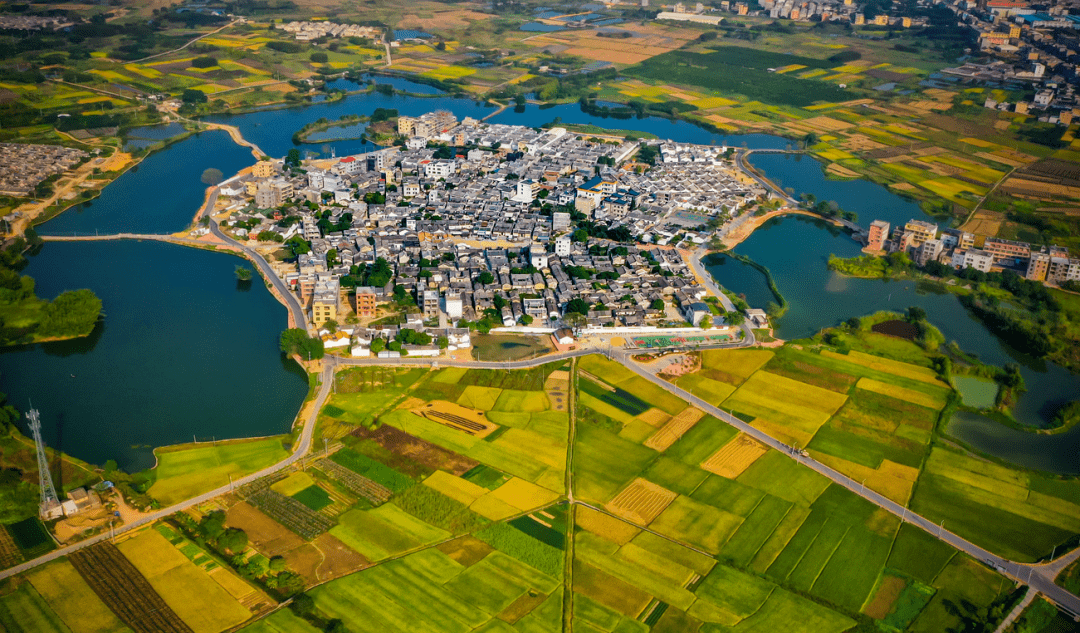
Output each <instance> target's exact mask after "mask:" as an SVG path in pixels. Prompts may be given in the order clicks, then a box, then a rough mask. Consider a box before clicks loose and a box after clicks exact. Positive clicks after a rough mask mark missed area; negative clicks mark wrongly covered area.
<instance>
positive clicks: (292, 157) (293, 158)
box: [285, 147, 300, 167]
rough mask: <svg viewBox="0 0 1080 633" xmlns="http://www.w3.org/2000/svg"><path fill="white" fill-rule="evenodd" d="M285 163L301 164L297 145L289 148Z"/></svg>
mask: <svg viewBox="0 0 1080 633" xmlns="http://www.w3.org/2000/svg"><path fill="white" fill-rule="evenodd" d="M285 164H286V165H292V166H294V167H295V166H298V165H300V150H298V149H296V148H295V147H294V148H292V149H290V150H289V153H288V154H286V155H285Z"/></svg>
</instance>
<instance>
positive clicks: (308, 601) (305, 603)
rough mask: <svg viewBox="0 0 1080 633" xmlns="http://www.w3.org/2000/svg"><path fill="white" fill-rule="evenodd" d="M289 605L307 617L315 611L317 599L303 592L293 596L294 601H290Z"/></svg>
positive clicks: (297, 612) (301, 615)
mask: <svg viewBox="0 0 1080 633" xmlns="http://www.w3.org/2000/svg"><path fill="white" fill-rule="evenodd" d="M289 607H290V608H291V609H292V610H293V613H295V614H296V615H298V616H300V617H302V618H306V617H307V616H309V615H311V614H312V613H314V612H315V599H314V598H312V597H311V596H309V595H307V594H306V593H301V594H297V595H295V596H293V599H292V602H291V603H289Z"/></svg>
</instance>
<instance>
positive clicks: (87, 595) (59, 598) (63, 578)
mask: <svg viewBox="0 0 1080 633" xmlns="http://www.w3.org/2000/svg"><path fill="white" fill-rule="evenodd" d="M26 579H27V580H29V581H30V584H31V585H33V586H34V589H36V590H37V592H38V593H39V594H41V597H42V598H44V599H45V601H46V602H48V603H49V606H50V607H52V610H53V611H55V612H56V615H58V616H60V619H61V620H63V621H64V624H66V625H67V626H68V628H69V629H71V630H72V631H74V632H75V633H111V632H112V631H121V630H123V629H124V623H123V622H121V621H120V620H119V618H117V617H116V615H114V614H113V612H112V611H111V610H110V609H109V607H107V606H105V603H104V602H102V601H101V599H100V598H98V596H97V594H96V593H94V590H93V589H91V588H90V585H88V584H86V581H85V580H83V577H82V576H81V575H79V572H77V571H76V570H75V567H74V566H72V564H71V563H69V562H68V561H67V559H64V560H59V561H56V562H53V563H49V564H48V565H43V566H41V567H38V568H37V569H35V570H33V571H31V572H29V573H28V574H27V575H26Z"/></svg>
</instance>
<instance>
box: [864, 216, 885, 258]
mask: <svg viewBox="0 0 1080 633" xmlns="http://www.w3.org/2000/svg"><path fill="white" fill-rule="evenodd" d="M888 237H889V223H888V222H886V221H885V220H874V221H873V222H871V223H870V230H869V231H868V232H867V234H866V249H867V250H870V251H881V250H885V240H886V239H888Z"/></svg>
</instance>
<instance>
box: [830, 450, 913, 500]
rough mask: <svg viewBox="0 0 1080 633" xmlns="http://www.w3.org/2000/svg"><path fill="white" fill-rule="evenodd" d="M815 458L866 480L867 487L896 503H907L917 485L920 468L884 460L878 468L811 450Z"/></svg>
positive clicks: (844, 472) (861, 480)
mask: <svg viewBox="0 0 1080 633" xmlns="http://www.w3.org/2000/svg"><path fill="white" fill-rule="evenodd" d="M811 453H812V454H813V455H814V459H816V460H818V461H820V462H821V463H823V464H825V465H826V466H828V467H830V468H832V469H834V470H836V471H838V472H840V473H842V474H844V475H847V476H848V477H851V478H852V479H854V480H856V481H860V482H864V483H865V484H866V487H867V488H869V489H870V490H873V491H874V492H877V493H878V494H881V495H883V496H885V497H887V498H889V499H891V500H892V501H895V502H896V503H899V504H901V505H906V504H907V502H908V499H909V498H910V497H911V491H912V489H913V488H914V487H915V479H916V478H917V477H918V475H919V471H918V469H915V468H911V467H909V466H904V465H903V464H897V463H894V462H890V461H889V460H884V461H882V463H881V466H880V467H879V468H878V469H876V470H875V469H873V468H870V467H868V466H863V465H862V464H856V463H855V462H850V461H848V460H846V459H843V458H840V457H835V456H833V455H828V454H826V453H820V452H818V451H811Z"/></svg>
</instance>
